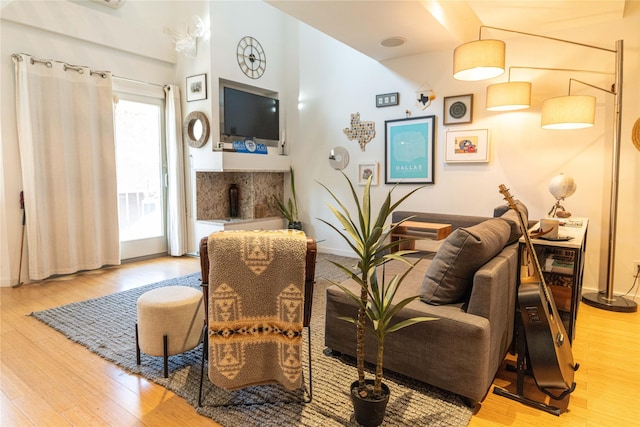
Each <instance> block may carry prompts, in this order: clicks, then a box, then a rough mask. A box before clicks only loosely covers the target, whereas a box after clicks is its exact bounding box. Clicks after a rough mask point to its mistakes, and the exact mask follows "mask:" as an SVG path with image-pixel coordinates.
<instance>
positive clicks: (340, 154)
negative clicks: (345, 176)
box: [329, 147, 349, 170]
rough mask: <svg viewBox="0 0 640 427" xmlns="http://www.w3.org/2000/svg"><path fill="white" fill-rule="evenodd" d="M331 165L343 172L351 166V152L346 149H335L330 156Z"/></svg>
mask: <svg viewBox="0 0 640 427" xmlns="http://www.w3.org/2000/svg"><path fill="white" fill-rule="evenodd" d="M329 164H330V165H331V167H332V168H334V169H336V170H342V169H344V168H346V167H347V165H348V164H349V152H348V151H347V149H346V148H344V147H335V148H333V149H332V150H331V152H330V154H329Z"/></svg>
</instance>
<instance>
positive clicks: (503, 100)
mask: <svg viewBox="0 0 640 427" xmlns="http://www.w3.org/2000/svg"><path fill="white" fill-rule="evenodd" d="M486 105H487V110H489V111H514V110H522V109H524V108H529V107H530V106H531V83H530V82H506V83H496V84H493V85H489V86H487V104H486Z"/></svg>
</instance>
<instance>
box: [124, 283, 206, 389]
mask: <svg viewBox="0 0 640 427" xmlns="http://www.w3.org/2000/svg"><path fill="white" fill-rule="evenodd" d="M137 309H138V322H137V323H136V362H137V363H138V365H139V364H140V351H142V352H144V353H146V354H148V355H150V356H163V357H164V377H165V378H167V377H168V375H169V367H168V357H169V356H172V355H174V354H179V353H184V352H185V351H189V350H191V349H193V348H195V347H197V346H198V344H199V343H200V341H202V331H203V327H204V305H203V300H202V291H199V290H197V289H194V288H190V287H188V286H166V287H162V288H157V289H153V290H151V291H148V292H145V293H144V294H142V295H140V297H139V298H138V302H137Z"/></svg>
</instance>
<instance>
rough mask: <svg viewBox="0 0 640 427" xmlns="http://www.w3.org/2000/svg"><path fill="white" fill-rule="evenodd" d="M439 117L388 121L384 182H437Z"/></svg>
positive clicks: (385, 136)
mask: <svg viewBox="0 0 640 427" xmlns="http://www.w3.org/2000/svg"><path fill="white" fill-rule="evenodd" d="M435 118H436V116H423V117H412V118H407V119H396V120H386V121H385V122H384V124H385V131H384V138H385V152H384V160H385V176H384V182H385V184H434V183H435V179H434V167H433V166H434V138H435V123H436V120H435Z"/></svg>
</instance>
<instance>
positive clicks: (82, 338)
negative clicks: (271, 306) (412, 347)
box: [32, 254, 472, 427]
mask: <svg viewBox="0 0 640 427" xmlns="http://www.w3.org/2000/svg"><path fill="white" fill-rule="evenodd" d="M329 260H335V261H338V262H341V263H344V264H345V265H351V264H353V263H354V261H353V260H350V259H347V258H344V257H339V256H336V255H327V254H318V263H317V267H316V279H317V282H316V286H315V291H314V301H313V315H312V322H311V323H312V324H311V336H312V338H311V357H312V380H313V400H312V402H311V403H308V404H301V403H284V402H287V401H296V400H299V399H300V398H301V397H302V396H303V394H304V392H302V391H294V392H288V391H286V390H285V389H284V388H283V387H282V386H279V385H268V386H259V387H249V388H245V389H241V390H235V391H226V390H223V389H220V388H217V387H215V386H214V385H213V384H211V382H209V381H208V379H207V378H205V381H204V389H203V402H202V406H201V407H198V406H197V401H198V390H199V382H200V367H201V360H202V348H201V346H199V347H197V348H196V349H194V350H191V351H189V352H187V353H184V354H181V355H175V356H171V357H169V377H168V378H163V363H162V357H152V356H147V355H144V354H143V355H142V363H141V365H139V366H138V365H136V356H135V322H136V300H137V298H138V297H139V296H140V295H142V294H143V293H144V292H147V291H149V290H151V289H155V288H157V287H161V286H172V285H182V286H192V287H196V288H199V287H200V273H194V274H190V275H187V276H182V277H177V278H175V279H170V280H165V281H162V282H157V283H152V284H149V285H145V286H141V287H139V288H134V289H130V290H127V291H123V292H118V293H116V294H112V295H108V296H105V297H101V298H96V299H91V300H87V301H82V302H78V303H73V304H68V305H65V306H62V307H57V308H52V309H49V310H44V311H39V312H35V313H32V315H33V316H34V317H35V318H36V319H38V320H40V321H42V322H44V323H46V324H47V325H49V326H51V327H52V328H54V329H56V330H58V331H59V332H61V333H62V334H64V335H65V336H67V337H68V338H69V339H71V340H73V341H75V342H77V343H79V344H81V345H83V346H85V347H87V348H88V349H89V350H91V351H92V352H94V353H96V354H98V355H99V356H101V357H103V358H105V359H107V360H109V361H111V362H113V363H115V364H117V365H118V366H121V367H122V368H123V369H125V370H126V371H128V372H132V373H134V374H138V375H141V376H143V377H145V378H147V379H149V380H151V381H154V382H156V383H158V384H160V385H162V386H164V387H166V388H167V389H169V390H171V391H173V392H174V393H176V394H177V395H179V396H181V397H182V398H183V399H185V400H186V401H187V402H189V403H190V404H192V405H193V406H194V407H196V408H197V411H198V412H199V413H200V414H202V415H204V416H207V417H210V418H212V419H213V420H215V421H216V422H218V423H220V424H222V425H224V426H226V427H235V426H243V427H244V426H278V427H282V426H314V427H315V426H318V427H320V426H322V427H326V426H349V427H351V426H354V427H355V426H357V424H356V423H355V422H354V421H353V420H352V415H353V409H352V405H351V401H350V399H349V393H348V390H349V385H350V384H351V382H353V381H354V380H355V379H356V378H357V374H356V368H355V361H354V360H353V359H352V358H349V357H334V356H332V355H330V354H329V353H328V352H327V351H326V348H325V347H324V315H325V291H326V288H327V287H328V286H330V285H331V283H330V282H329V281H328V280H327V279H332V280H340V279H342V278H343V277H344V276H343V275H342V273H341V272H340V271H339V270H337V269H336V268H335V267H334V266H333V265H332V264H330V262H329ZM345 327H351V325H350V324H348V323H346V322H345ZM304 337H305V343H304V345H303V349H304V351H305V353H303V363H304V364H305V368H304V372H303V375H304V376H305V378H304V384H305V386H306V390H307V392H308V389H309V373H308V369H307V368H306V360H307V354H306V348H307V344H306V339H307V334H306V331H305V334H304ZM205 373H206V368H205ZM384 381H385V383H386V384H387V385H389V387H390V388H391V398H390V400H389V405H388V407H387V413H386V416H385V419H384V423H383V424H382V425H383V426H456V427H457V426H466V425H468V423H469V420H470V419H471V414H472V410H471V409H470V408H469V407H468V406H466V405H465V404H464V402H463V401H462V399H461V398H460V397H459V396H457V395H455V394H453V393H449V392H446V391H443V390H440V389H438V388H435V387H432V386H430V385H428V384H424V383H421V382H418V381H414V380H412V379H410V378H407V377H404V376H401V375H396V374H394V373H391V372H385V380H384ZM264 401H267V402H273V403H267V404H263V405H252V406H218V405H225V404H233V403H248V402H264Z"/></svg>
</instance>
